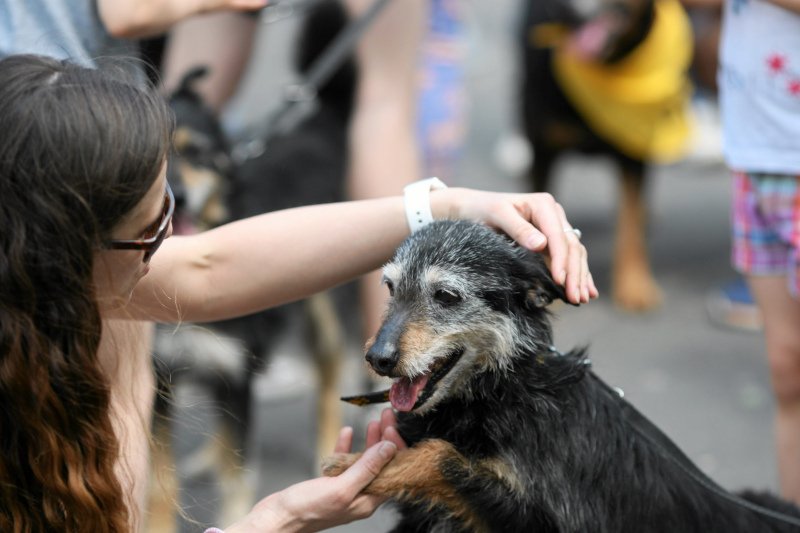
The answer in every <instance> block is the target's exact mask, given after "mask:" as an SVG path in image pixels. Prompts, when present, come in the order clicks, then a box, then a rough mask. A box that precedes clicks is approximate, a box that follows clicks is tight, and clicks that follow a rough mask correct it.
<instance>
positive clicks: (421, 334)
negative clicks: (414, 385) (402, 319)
mask: <svg viewBox="0 0 800 533" xmlns="http://www.w3.org/2000/svg"><path fill="white" fill-rule="evenodd" d="M435 338H436V337H435V335H434V334H433V331H432V330H431V329H430V328H429V327H427V326H425V325H423V324H421V323H419V322H409V323H408V324H407V325H406V329H405V332H404V333H403V335H402V336H401V337H400V340H399V342H398V346H397V348H398V350H399V352H400V361H399V362H398V364H397V371H398V372H399V373H400V374H408V373H411V372H410V371H411V369H412V368H414V362H413V361H412V359H414V358H415V357H418V356H419V355H421V354H425V353H426V352H428V351H429V350H430V347H431V345H432V344H433V341H434V340H435Z"/></svg>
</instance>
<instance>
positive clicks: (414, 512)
mask: <svg viewBox="0 0 800 533" xmlns="http://www.w3.org/2000/svg"><path fill="white" fill-rule="evenodd" d="M384 281H385V283H386V285H387V286H388V288H389V291H390V294H391V297H390V299H389V305H388V309H387V313H386V317H385V319H384V321H383V324H382V325H381V328H380V330H379V331H378V334H377V336H376V337H375V339H374V341H373V342H372V343H371V345H370V346H369V347H368V350H367V354H366V359H367V361H369V364H370V365H371V367H372V368H373V369H374V370H375V371H376V372H377V373H379V374H380V375H383V376H389V377H392V378H394V383H393V384H392V387H391V389H390V390H389V391H386V392H385V393H382V394H372V395H369V396H368V397H359V398H358V400H362V401H369V400H370V398H372V399H377V401H382V400H388V401H391V403H392V406H393V407H394V409H395V410H397V411H398V414H397V423H398V425H397V428H398V430H399V432H400V434H401V436H402V437H403V438H404V439H405V441H406V442H407V443H408V445H409V448H408V449H405V450H400V451H398V452H397V455H396V456H395V457H394V458H393V459H392V461H391V462H390V463H389V464H388V465H387V466H386V467H385V468H384V469H383V470H382V471H381V472H380V474H379V475H378V476H377V477H376V478H375V480H373V481H372V483H371V484H370V485H368V486H367V488H366V489H365V491H366V493H368V494H375V495H379V496H383V497H388V498H391V499H393V500H394V502H395V503H397V504H398V506H399V510H400V521H399V523H398V524H397V525H396V526H395V528H394V530H393V531H395V532H404V533H405V532H408V533H411V532H413V533H421V532H434V531H435V532H442V533H455V532H468V531H479V532H502V533H516V532H519V533H523V532H524V533H528V532H536V533H550V532H597V533H627V532H630V533H656V532H657V533H678V532H680V533H734V532H740V533H745V532H746V533H755V532H767V531H772V532H787V533H788V532H789V531H793V532H796V531H799V530H800V529H798V527H800V509H797V508H796V507H795V506H793V505H791V504H789V503H788V502H784V501H781V500H779V499H778V498H776V497H774V496H771V495H768V494H756V493H752V492H748V493H744V494H741V495H738V496H737V495H734V494H731V493H729V492H727V491H725V490H724V489H722V488H720V487H719V486H718V485H716V484H715V483H714V482H713V481H712V480H711V479H709V478H708V477H706V476H705V475H704V474H703V473H702V472H701V471H700V470H699V469H698V468H697V467H696V466H694V465H693V464H692V463H691V462H690V461H689V459H688V458H686V456H685V455H683V453H681V451H680V450H679V449H678V448H677V446H676V445H675V444H674V443H672V442H671V441H670V440H669V438H668V437H667V436H666V435H664V434H663V433H661V432H660V431H659V430H658V429H657V428H656V427H655V426H653V425H652V423H650V422H649V421H647V419H646V418H644V417H643V416H641V415H640V414H639V413H638V412H637V411H636V410H635V409H634V408H633V407H632V406H631V405H630V404H629V403H627V402H626V401H625V400H624V399H623V398H621V397H620V395H619V394H618V392H617V391H616V390H614V389H612V388H610V387H609V386H607V385H606V384H605V383H604V382H603V381H601V380H600V379H599V378H598V377H597V376H596V375H595V374H594V373H592V372H591V370H590V364H589V360H588V359H587V357H586V353H585V350H581V349H579V350H573V351H571V352H569V353H566V354H562V353H559V352H558V351H556V350H555V349H554V348H553V347H552V346H551V343H552V333H551V326H550V320H549V313H548V311H547V309H546V306H547V305H548V304H549V303H550V302H551V301H553V300H556V299H564V298H565V295H564V290H563V288H562V287H561V286H559V285H556V284H555V282H553V280H552V278H551V277H550V274H549V273H548V270H547V267H546V266H545V262H544V260H543V259H542V257H541V255H540V254H536V253H532V252H530V251H528V250H526V249H524V248H522V247H519V246H516V245H515V244H513V243H512V242H511V241H509V240H508V239H506V238H505V237H503V236H501V235H499V234H497V233H494V232H493V231H491V230H490V229H489V228H487V227H485V226H482V225H479V224H474V223H471V222H464V221H460V222H452V221H450V222H448V221H439V222H434V223H432V224H430V225H428V226H426V227H424V228H422V229H421V230H419V231H418V232H416V233H414V234H413V235H412V236H411V237H410V238H409V239H407V240H406V241H405V242H404V243H403V244H402V245H401V246H400V248H398V250H397V252H396V254H395V256H394V258H393V259H392V260H391V261H390V262H389V263H388V264H387V265H386V266H385V267H384ZM356 458H357V455H356V454H339V455H335V456H332V457H331V458H330V459H329V460H328V461H327V465H326V467H325V472H326V473H327V474H329V475H336V474H338V473H340V472H342V471H343V470H344V469H345V468H347V467H348V466H349V465H351V464H352V463H353V462H354V461H355V460H356ZM774 511H779V512H780V513H781V516H778V515H777V514H776V513H775V512H774Z"/></svg>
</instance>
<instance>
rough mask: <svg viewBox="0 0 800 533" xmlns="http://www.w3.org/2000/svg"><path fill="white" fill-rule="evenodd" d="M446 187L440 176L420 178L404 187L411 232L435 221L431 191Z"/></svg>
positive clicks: (407, 217)
mask: <svg viewBox="0 0 800 533" xmlns="http://www.w3.org/2000/svg"><path fill="white" fill-rule="evenodd" d="M446 188H447V185H445V184H444V183H442V180H440V179H439V178H428V179H424V180H419V181H415V182H414V183H409V184H408V185H406V186H405V188H404V189H403V202H404V204H405V207H406V219H407V220H408V227H409V228H410V229H411V233H414V232H415V231H417V230H418V229H420V228H421V227H423V226H425V225H426V224H430V223H431V222H433V213H432V212H431V191H438V190H439V189H446Z"/></svg>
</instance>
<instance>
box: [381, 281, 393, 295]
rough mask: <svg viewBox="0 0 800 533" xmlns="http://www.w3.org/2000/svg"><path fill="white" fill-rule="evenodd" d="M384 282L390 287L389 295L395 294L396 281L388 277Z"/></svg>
mask: <svg viewBox="0 0 800 533" xmlns="http://www.w3.org/2000/svg"><path fill="white" fill-rule="evenodd" d="M383 282H384V283H385V284H386V288H387V289H389V296H394V283H392V282H391V281H390V280H388V279H386V280H383Z"/></svg>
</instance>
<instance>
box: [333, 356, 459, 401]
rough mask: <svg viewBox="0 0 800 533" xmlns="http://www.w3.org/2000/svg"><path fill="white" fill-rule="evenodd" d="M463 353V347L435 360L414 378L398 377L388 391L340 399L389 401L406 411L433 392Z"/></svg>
mask: <svg viewBox="0 0 800 533" xmlns="http://www.w3.org/2000/svg"><path fill="white" fill-rule="evenodd" d="M462 355H464V350H463V348H459V349H458V350H455V351H453V352H451V353H450V354H449V355H448V356H447V357H444V358H442V359H439V360H438V361H436V362H435V363H434V364H433V365H432V366H431V367H430V368H429V369H428V370H427V371H426V372H425V373H424V374H421V375H419V376H417V377H415V378H408V377H399V378H397V379H395V380H394V383H392V387H391V388H390V389H389V390H388V391H380V392H374V393H371V394H365V395H359V396H346V397H343V398H342V400H343V401H345V402H349V403H352V404H355V405H368V404H373V403H381V402H386V401H389V402H391V404H392V407H394V408H395V409H397V410H398V411H403V412H408V411H412V410H414V409H417V408H419V407H420V406H422V405H423V404H424V403H425V402H426V401H428V399H429V398H430V397H431V395H432V394H433V389H434V387H435V385H436V383H438V382H439V381H440V380H441V379H442V378H443V377H445V376H446V375H447V374H448V372H450V370H452V369H453V367H454V366H455V364H456V363H457V362H458V360H459V359H460V358H461V356H462Z"/></svg>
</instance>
